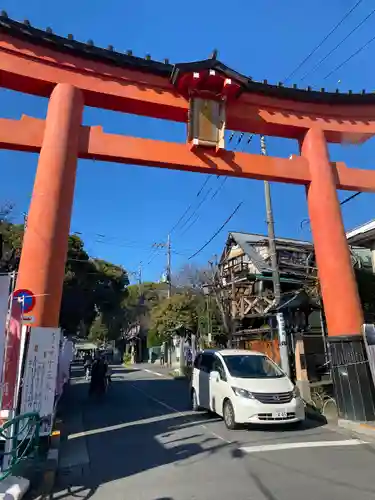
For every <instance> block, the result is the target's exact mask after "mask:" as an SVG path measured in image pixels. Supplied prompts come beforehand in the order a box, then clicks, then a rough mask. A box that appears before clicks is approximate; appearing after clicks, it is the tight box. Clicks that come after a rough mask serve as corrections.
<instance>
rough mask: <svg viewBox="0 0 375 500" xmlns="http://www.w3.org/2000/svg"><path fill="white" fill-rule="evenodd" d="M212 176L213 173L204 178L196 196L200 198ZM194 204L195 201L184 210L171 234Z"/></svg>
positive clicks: (170, 232)
mask: <svg viewBox="0 0 375 500" xmlns="http://www.w3.org/2000/svg"><path fill="white" fill-rule="evenodd" d="M211 178H212V176H211V175H208V176H207V177H206V179H205V180H204V182H203V184H202V186H201V188H200V189H199V190H198V191H197V194H196V198H199V196H200V195H201V194H202V192H203V190H204V188H205V187H206V186H207V183H208V182H209V181H210V180H211ZM193 204H194V203H193V202H192V203H190V205H189V206H188V207H187V208H186V210H185V211H184V212H183V214H182V215H181V217H180V218H179V219H178V221H177V222H176V223H175V225H174V226H173V227H172V229H171V230H170V231H169V234H172V233H173V231H175V230H176V229H177V227H178V226H179V225H180V223H181V222H182V220H183V219H184V217H185V216H186V215H187V213H188V212H189V210H190V209H191V208H192V206H193Z"/></svg>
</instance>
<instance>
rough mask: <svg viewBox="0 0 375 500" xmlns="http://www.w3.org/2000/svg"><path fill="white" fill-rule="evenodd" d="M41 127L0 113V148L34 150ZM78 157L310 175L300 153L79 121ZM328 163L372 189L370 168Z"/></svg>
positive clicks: (346, 183)
mask: <svg viewBox="0 0 375 500" xmlns="http://www.w3.org/2000/svg"><path fill="white" fill-rule="evenodd" d="M44 129H45V121H44V120H40V119H37V118H31V117H28V116H23V117H22V118H21V119H20V120H11V119H5V118H3V119H0V148H1V149H10V150H18V151H29V152H39V151H40V149H41V146H42V141H43V135H44ZM79 157H80V158H85V159H91V160H101V161H109V162H117V163H126V164H131V165H144V166H152V167H161V168H169V169H173V170H182V171H186V172H201V173H206V174H215V175H228V176H231V177H244V178H249V179H259V180H269V181H276V182H286V183H293V184H300V185H307V184H309V182H310V181H311V178H310V172H309V165H308V162H307V160H306V159H305V158H302V157H300V156H293V157H292V158H291V159H285V158H274V157H268V156H261V155H254V154H248V153H239V152H233V151H227V150H223V151H219V152H218V153H215V152H214V151H213V150H204V151H202V150H201V149H199V150H198V149H194V148H191V147H190V146H189V145H187V144H179V143H173V142H165V141H156V140H151V139H141V138H136V137H128V136H123V135H118V134H107V133H105V132H103V130H102V128H101V127H87V126H82V127H81V137H80V142H79ZM332 165H333V166H334V167H335V169H336V172H337V188H339V189H346V190H350V191H354V190H357V191H368V192H374V191H375V171H373V170H360V169H356V168H348V167H347V166H346V165H345V163H343V162H337V163H333V164H332Z"/></svg>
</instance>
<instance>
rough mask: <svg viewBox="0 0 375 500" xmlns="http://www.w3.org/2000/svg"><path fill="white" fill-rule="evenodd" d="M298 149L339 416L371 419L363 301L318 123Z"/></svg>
mask: <svg viewBox="0 0 375 500" xmlns="http://www.w3.org/2000/svg"><path fill="white" fill-rule="evenodd" d="M301 153H302V156H304V157H305V158H306V159H307V160H308V161H309V166H310V176H311V183H310V185H309V186H308V188H307V202H308V209H309V215H310V222H311V230H312V234H313V238H314V248H315V256H316V262H317V266H318V274H319V281H320V286H321V293H322V298H323V304H324V312H325V316H326V321H327V327H328V341H329V350H330V358H331V367H332V376H333V383H334V387H335V393H336V401H337V406H338V411H339V416H340V417H341V418H346V419H350V420H357V421H366V420H367V421H368V420H374V419H375V394H374V384H373V381H372V377H371V373H370V370H369V366H368V360H367V354H366V350H365V346H364V342H363V336H362V333H361V327H362V324H363V321H364V320H363V313H362V306H361V302H360V299H359V295H358V288H357V283H356V279H355V275H354V271H353V267H352V263H351V258H350V252H349V246H348V243H347V240H346V235H345V229H344V224H343V220H342V215H341V208H340V203H339V200H338V196H337V190H336V177H335V172H334V171H333V167H332V166H331V163H330V161H329V155H328V149H327V143H326V140H325V137H324V132H323V131H322V130H321V129H319V128H313V129H310V130H308V131H307V132H306V134H305V137H304V139H303V141H302V144H301Z"/></svg>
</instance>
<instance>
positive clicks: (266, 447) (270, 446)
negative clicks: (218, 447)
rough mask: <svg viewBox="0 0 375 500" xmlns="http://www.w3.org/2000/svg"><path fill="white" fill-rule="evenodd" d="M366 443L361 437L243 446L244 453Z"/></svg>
mask: <svg viewBox="0 0 375 500" xmlns="http://www.w3.org/2000/svg"><path fill="white" fill-rule="evenodd" d="M359 444H366V441H362V440H361V439H346V440H344V441H306V442H304V443H279V444H261V445H258V446H243V447H241V448H240V450H241V451H243V452H244V453H259V452H265V451H278V450H295V449H297V448H326V447H329V446H356V445H359Z"/></svg>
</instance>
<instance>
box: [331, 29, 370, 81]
mask: <svg viewBox="0 0 375 500" xmlns="http://www.w3.org/2000/svg"><path fill="white" fill-rule="evenodd" d="M374 40H375V36H374V37H372V38H370V40H369V41H368V42H366V43H365V44H363V45H361V47H359V49H357V50H356V51H355V52H353V54H352V55H350V56H349V57H348V58H347V59H345V61H343V62H342V63H340V64H339V65H338V66H336V68H334V69H333V70H332V71H330V72H329V73H327V75H326V76H325V77H324V78H323V80H327V78H329V77H330V76H331V75H333V73H336V71H337V70H339V69H341V68H342V67H343V66H345V64H347V63H348V62H349V61H351V60H352V59H353V58H354V57H356V56H357V55H358V54H359V53H360V52H362V50H364V49H367V47H368V46H369V45H370V44H371V43H372V42H373V41H374Z"/></svg>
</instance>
